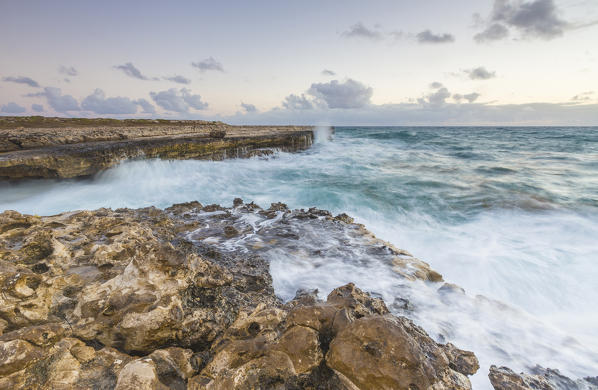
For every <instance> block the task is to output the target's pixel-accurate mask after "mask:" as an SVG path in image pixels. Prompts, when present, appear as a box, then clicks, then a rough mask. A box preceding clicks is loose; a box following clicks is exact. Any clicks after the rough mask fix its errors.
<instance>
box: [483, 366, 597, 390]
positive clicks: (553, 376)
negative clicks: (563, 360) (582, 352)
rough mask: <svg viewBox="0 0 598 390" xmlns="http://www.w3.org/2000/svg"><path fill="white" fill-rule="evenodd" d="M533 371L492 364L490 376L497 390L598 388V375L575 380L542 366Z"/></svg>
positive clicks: (578, 389) (581, 389) (584, 389)
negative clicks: (517, 371) (522, 370)
mask: <svg viewBox="0 0 598 390" xmlns="http://www.w3.org/2000/svg"><path fill="white" fill-rule="evenodd" d="M531 371H532V372H531V373H530V374H525V373H520V374H517V373H515V372H514V371H513V370H511V369H510V368H508V367H497V366H491V367H490V373H489V374H488V377H489V378H490V382H491V383H492V386H494V388H495V389H496V390H527V389H534V390H598V377H594V378H583V379H577V380H573V379H570V378H568V377H566V376H564V375H562V374H561V373H560V372H559V371H558V370H552V369H550V368H543V367H540V366H536V367H534V368H533V369H532V370H531Z"/></svg>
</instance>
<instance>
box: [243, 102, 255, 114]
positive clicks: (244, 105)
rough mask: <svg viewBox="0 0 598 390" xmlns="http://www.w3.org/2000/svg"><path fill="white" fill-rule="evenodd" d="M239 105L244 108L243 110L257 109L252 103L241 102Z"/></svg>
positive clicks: (253, 110) (252, 110) (251, 110)
mask: <svg viewBox="0 0 598 390" xmlns="http://www.w3.org/2000/svg"><path fill="white" fill-rule="evenodd" d="M241 107H242V108H243V109H244V110H245V112H256V111H257V108H256V107H255V106H254V105H253V104H248V103H243V102H241Z"/></svg>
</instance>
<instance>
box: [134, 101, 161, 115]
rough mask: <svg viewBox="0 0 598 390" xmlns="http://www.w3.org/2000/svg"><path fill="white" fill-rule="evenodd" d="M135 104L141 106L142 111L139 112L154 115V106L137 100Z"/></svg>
mask: <svg viewBox="0 0 598 390" xmlns="http://www.w3.org/2000/svg"><path fill="white" fill-rule="evenodd" d="M135 104H137V105H139V106H141V109H142V111H141V112H142V113H144V114H155V113H156V109H155V108H154V106H153V105H152V104H151V103H150V102H148V101H147V100H145V99H137V100H135Z"/></svg>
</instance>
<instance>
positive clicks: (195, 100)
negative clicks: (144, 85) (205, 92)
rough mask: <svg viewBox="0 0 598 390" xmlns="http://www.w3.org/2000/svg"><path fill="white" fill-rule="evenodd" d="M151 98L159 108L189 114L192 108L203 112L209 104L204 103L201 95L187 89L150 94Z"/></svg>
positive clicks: (174, 89)
mask: <svg viewBox="0 0 598 390" xmlns="http://www.w3.org/2000/svg"><path fill="white" fill-rule="evenodd" d="M150 96H151V98H152V100H153V101H154V102H155V103H156V104H157V105H158V106H160V107H162V108H163V109H165V110H168V111H174V112H187V111H189V109H190V108H193V109H195V110H203V109H205V108H207V107H208V103H205V102H203V101H202V100H201V96H200V95H194V94H192V93H191V90H190V89H187V88H181V89H178V90H177V89H176V88H171V89H168V90H166V91H160V92H150Z"/></svg>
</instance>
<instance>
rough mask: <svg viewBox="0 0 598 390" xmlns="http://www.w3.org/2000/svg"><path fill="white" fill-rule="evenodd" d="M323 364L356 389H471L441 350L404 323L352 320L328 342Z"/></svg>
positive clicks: (390, 319)
mask: <svg viewBox="0 0 598 390" xmlns="http://www.w3.org/2000/svg"><path fill="white" fill-rule="evenodd" d="M326 361H327V364H328V366H329V367H331V368H333V369H334V370H336V371H338V372H340V373H342V374H343V375H344V376H346V377H347V378H349V380H351V382H353V383H354V384H355V385H356V386H358V387H359V388H360V389H428V388H432V387H434V388H443V386H444V387H445V388H452V389H469V388H471V385H470V384H469V380H467V378H466V377H465V376H464V375H461V374H459V373H457V372H455V371H453V370H452V369H451V368H450V367H449V359H448V357H447V356H446V354H445V353H444V351H443V349H442V348H441V347H440V346H439V345H438V344H436V343H435V342H434V341H433V340H431V339H430V338H429V337H428V336H427V335H426V333H425V332H424V331H423V330H422V329H420V328H418V327H417V326H415V325H414V324H413V323H411V321H409V320H407V319H405V318H396V317H392V316H388V315H386V316H380V315H373V316H370V317H365V318H361V319H358V320H356V321H355V322H353V323H351V324H350V325H349V326H347V327H346V328H345V329H343V330H342V331H341V332H340V333H339V334H338V335H337V336H336V337H335V338H334V339H333V340H332V342H331V343H330V350H329V352H328V354H327V356H326ZM455 378H457V379H455Z"/></svg>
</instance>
